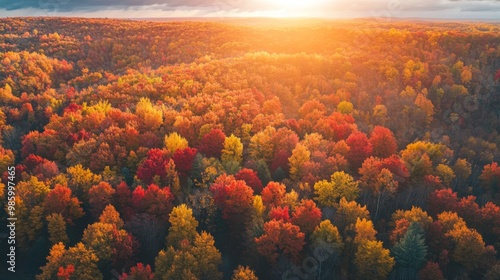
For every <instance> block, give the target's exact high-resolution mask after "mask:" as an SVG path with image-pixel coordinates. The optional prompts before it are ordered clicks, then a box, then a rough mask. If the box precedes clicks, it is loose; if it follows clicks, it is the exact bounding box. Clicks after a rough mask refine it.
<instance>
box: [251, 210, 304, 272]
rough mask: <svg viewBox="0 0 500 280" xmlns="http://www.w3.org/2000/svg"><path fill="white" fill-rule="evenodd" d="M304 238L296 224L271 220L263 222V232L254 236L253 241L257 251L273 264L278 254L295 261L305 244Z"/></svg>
mask: <svg viewBox="0 0 500 280" xmlns="http://www.w3.org/2000/svg"><path fill="white" fill-rule="evenodd" d="M304 238H305V235H304V233H302V232H300V228H299V227H298V226H296V225H292V224H291V223H284V222H283V221H276V220H271V221H269V222H267V223H265V224H264V234H262V236H261V237H259V238H255V243H256V244H257V251H258V252H259V253H260V254H261V255H262V256H264V257H265V258H267V259H268V260H269V262H271V263H273V264H274V263H276V261H277V260H278V258H279V257H280V255H283V256H284V257H287V258H290V259H291V260H292V261H295V262H297V261H298V260H299V255H300V252H301V251H302V248H303V247H304V244H305V242H304Z"/></svg>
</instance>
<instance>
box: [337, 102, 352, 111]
mask: <svg viewBox="0 0 500 280" xmlns="http://www.w3.org/2000/svg"><path fill="white" fill-rule="evenodd" d="M353 111H354V106H353V105H352V103H351V102H348V101H342V102H340V103H339V104H338V105H337V112H339V113H341V114H352V112H353Z"/></svg>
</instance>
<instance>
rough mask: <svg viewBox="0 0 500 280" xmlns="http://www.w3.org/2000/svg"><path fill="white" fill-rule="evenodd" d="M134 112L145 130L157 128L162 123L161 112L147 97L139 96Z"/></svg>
mask: <svg viewBox="0 0 500 280" xmlns="http://www.w3.org/2000/svg"><path fill="white" fill-rule="evenodd" d="M135 113H136V114H137V116H139V119H141V120H143V122H144V128H145V130H147V131H154V130H157V129H158V128H159V127H160V126H161V125H162V123H163V113H162V111H161V110H160V109H158V108H155V107H154V106H153V104H152V103H151V101H150V100H149V98H141V99H140V100H139V102H138V103H137V104H136V106H135Z"/></svg>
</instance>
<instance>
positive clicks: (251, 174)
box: [234, 159, 288, 194]
mask: <svg viewBox="0 0 500 280" xmlns="http://www.w3.org/2000/svg"><path fill="white" fill-rule="evenodd" d="M287 160H288V159H287ZM234 178H236V180H243V181H245V183H246V184H247V185H248V186H249V187H251V188H252V190H253V192H254V193H256V194H259V193H260V192H261V191H262V182H261V181H260V179H259V176H258V175H257V172H255V171H253V170H252V169H248V168H243V169H241V170H240V171H239V172H238V173H236V174H235V175H234Z"/></svg>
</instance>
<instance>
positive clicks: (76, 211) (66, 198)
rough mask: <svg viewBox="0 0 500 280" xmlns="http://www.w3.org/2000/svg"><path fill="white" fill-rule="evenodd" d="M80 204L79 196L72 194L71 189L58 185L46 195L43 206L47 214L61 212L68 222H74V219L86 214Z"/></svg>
mask: <svg viewBox="0 0 500 280" xmlns="http://www.w3.org/2000/svg"><path fill="white" fill-rule="evenodd" d="M80 204H81V203H80V201H79V200H78V198H76V197H72V196H71V189H69V188H68V187H66V186H61V185H56V187H55V188H54V189H52V190H51V191H50V192H49V193H48V194H47V196H46V197H45V200H44V202H43V207H44V209H45V213H46V214H47V215H50V214H52V213H59V214H61V215H62V216H63V217H64V219H65V220H66V222H67V223H69V224H73V220H76V219H78V218H80V217H81V216H83V214H84V213H83V209H82V208H81V207H80Z"/></svg>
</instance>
